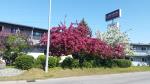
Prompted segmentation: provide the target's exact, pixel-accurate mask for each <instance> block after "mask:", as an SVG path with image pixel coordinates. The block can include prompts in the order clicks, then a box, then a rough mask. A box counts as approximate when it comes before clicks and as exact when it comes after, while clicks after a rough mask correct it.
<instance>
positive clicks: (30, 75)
mask: <svg viewBox="0 0 150 84" xmlns="http://www.w3.org/2000/svg"><path fill="white" fill-rule="evenodd" d="M141 71H150V67H129V68H83V69H79V68H78V69H62V68H60V67H57V68H52V69H49V72H48V73H45V72H44V71H43V70H42V69H37V68H33V69H30V70H28V71H25V72H24V73H23V74H21V75H19V76H14V77H0V81H8V80H36V79H47V78H62V77H72V76H87V75H102V74H115V73H126V72H141Z"/></svg>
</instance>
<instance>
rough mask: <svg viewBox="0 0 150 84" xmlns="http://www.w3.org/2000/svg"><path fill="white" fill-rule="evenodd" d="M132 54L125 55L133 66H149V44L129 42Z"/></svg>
mask: <svg viewBox="0 0 150 84" xmlns="http://www.w3.org/2000/svg"><path fill="white" fill-rule="evenodd" d="M130 46H131V50H132V51H133V55H132V56H127V57H128V58H129V59H130V60H131V61H132V65H133V66H149V65H150V44H144V43H131V44H130Z"/></svg>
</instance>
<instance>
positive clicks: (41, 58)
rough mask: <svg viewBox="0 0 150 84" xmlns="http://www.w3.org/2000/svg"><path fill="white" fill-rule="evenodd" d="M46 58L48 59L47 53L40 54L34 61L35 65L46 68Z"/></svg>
mask: <svg viewBox="0 0 150 84" xmlns="http://www.w3.org/2000/svg"><path fill="white" fill-rule="evenodd" d="M45 60H46V57H45V55H39V56H38V58H37V59H36V60H35V62H34V67H35V68H42V69H44V66H45Z"/></svg>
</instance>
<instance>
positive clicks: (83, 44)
mask: <svg viewBox="0 0 150 84" xmlns="http://www.w3.org/2000/svg"><path fill="white" fill-rule="evenodd" d="M89 32H90V31H89V30H88V28H86V26H85V25H82V24H77V25H73V24H72V23H71V25H70V26H69V27H68V28H67V27H66V26H65V25H60V26H58V27H53V28H52V29H51V37H50V39H51V40H50V52H51V54H52V55H57V56H60V55H61V54H65V55H68V54H72V53H74V52H78V53H80V52H84V53H87V54H94V55H97V56H100V57H101V58H104V59H107V58H118V57H121V56H122V54H123V53H122V50H123V47H121V46H119V45H117V46H116V47H114V48H113V47H111V46H110V45H108V44H107V43H106V42H104V41H102V40H100V39H96V38H92V37H90V36H89ZM46 44H47V34H43V36H42V38H41V45H46Z"/></svg>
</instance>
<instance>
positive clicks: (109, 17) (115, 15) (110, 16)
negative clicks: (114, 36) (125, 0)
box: [105, 9, 121, 21]
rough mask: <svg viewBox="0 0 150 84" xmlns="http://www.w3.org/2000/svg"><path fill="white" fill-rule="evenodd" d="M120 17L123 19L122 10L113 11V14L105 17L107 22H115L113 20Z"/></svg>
mask: <svg viewBox="0 0 150 84" xmlns="http://www.w3.org/2000/svg"><path fill="white" fill-rule="evenodd" d="M119 17H121V10H120V9H117V10H115V11H112V12H110V13H108V14H106V15H105V19H106V21H110V20H113V19H116V18H119Z"/></svg>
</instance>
